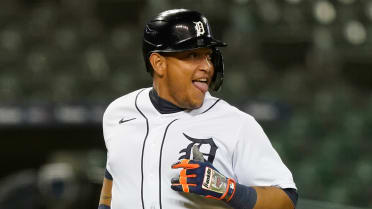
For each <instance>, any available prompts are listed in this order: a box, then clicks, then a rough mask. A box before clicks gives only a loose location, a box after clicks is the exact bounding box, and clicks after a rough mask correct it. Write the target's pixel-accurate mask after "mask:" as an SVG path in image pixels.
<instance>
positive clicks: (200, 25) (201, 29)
mask: <svg viewBox="0 0 372 209" xmlns="http://www.w3.org/2000/svg"><path fill="white" fill-rule="evenodd" d="M194 23H195V30H196V36H197V37H199V36H201V35H203V34H204V33H205V30H204V25H203V23H202V22H201V21H198V22H194Z"/></svg>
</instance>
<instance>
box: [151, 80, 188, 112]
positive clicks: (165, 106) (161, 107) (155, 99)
mask: <svg viewBox="0 0 372 209" xmlns="http://www.w3.org/2000/svg"><path fill="white" fill-rule="evenodd" d="M149 96H150V100H151V103H152V104H153V105H154V107H155V108H156V109H157V110H158V111H159V112H160V113H161V114H170V113H176V112H181V111H184V110H185V109H184V108H180V107H178V106H176V105H175V104H173V103H171V102H169V101H167V100H165V99H163V98H161V97H160V96H159V95H158V93H157V91H156V88H155V86H154V88H153V89H151V91H150V93H149Z"/></svg>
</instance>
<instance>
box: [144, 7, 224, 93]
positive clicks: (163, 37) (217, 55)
mask: <svg viewBox="0 0 372 209" xmlns="http://www.w3.org/2000/svg"><path fill="white" fill-rule="evenodd" d="M223 46H227V44H225V43H223V42H222V41H219V40H217V39H215V38H213V36H212V32H211V28H210V25H209V23H208V20H207V18H206V17H205V16H203V15H202V14H201V13H199V12H197V11H191V10H187V9H172V10H167V11H164V12H162V13H160V14H159V15H157V16H156V17H154V18H153V19H152V20H150V22H148V23H147V24H146V26H145V29H144V36H143V46H142V52H143V57H144V59H145V64H146V69H147V72H150V73H151V75H152V74H153V68H152V66H151V64H150V61H149V57H150V55H151V53H153V52H180V51H186V50H192V49H198V48H211V49H212V51H213V53H212V63H213V66H214V75H213V78H212V82H211V89H213V90H215V91H217V90H219V89H220V87H221V85H222V82H223V77H224V75H223V73H224V64H223V57H222V54H221V52H220V50H219V49H218V48H217V47H223Z"/></svg>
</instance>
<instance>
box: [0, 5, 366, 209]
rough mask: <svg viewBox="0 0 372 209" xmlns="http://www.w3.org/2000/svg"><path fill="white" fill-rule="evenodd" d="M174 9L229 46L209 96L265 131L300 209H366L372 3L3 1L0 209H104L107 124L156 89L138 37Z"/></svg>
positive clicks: (0, 17)
mask: <svg viewBox="0 0 372 209" xmlns="http://www.w3.org/2000/svg"><path fill="white" fill-rule="evenodd" d="M170 8H188V9H196V10H199V11H201V12H202V13H204V14H205V15H206V16H207V17H208V19H209V21H210V23H211V24H212V30H213V32H214V35H215V36H216V37H217V38H218V39H222V40H224V41H225V42H227V43H228V44H229V46H228V47H227V48H225V49H223V50H222V53H223V55H224V59H225V83H224V85H223V89H222V91H220V92H218V93H217V94H215V95H216V96H219V97H221V98H223V99H225V100H227V101H228V102H230V103H232V104H234V105H236V106H238V107H239V108H240V109H241V110H243V111H245V112H247V113H249V114H252V115H253V116H255V117H256V118H257V119H258V121H259V122H260V124H261V125H262V126H263V128H264V129H265V131H266V133H267V135H268V136H269V138H270V139H271V141H272V143H273V145H274V147H275V148H276V149H277V151H278V152H279V154H280V155H281V157H282V159H283V161H284V162H285V163H286V164H287V165H288V167H289V168H290V170H292V172H293V175H294V179H295V181H296V183H297V186H298V188H299V192H300V200H299V205H298V208H299V209H311V208H327V209H330V208H335V209H336V208H337V209H338V208H345V209H346V208H349V209H351V208H372V152H371V149H372V140H371V137H372V128H371V127H372V56H371V55H372V0H177V1H171V0H78V1H77V0H1V6H0V133H1V134H0V139H1V140H0V146H1V147H2V149H1V152H0V157H1V161H0V162H1V172H0V207H1V208H4V209H23V208H27V209H65V208H80V209H88V208H97V203H98V197H99V192H100V188H101V182H102V178H103V172H104V166H105V161H106V155H105V146H104V142H103V137H102V129H101V124H100V123H101V118H102V114H103V111H104V110H105V108H106V106H107V105H108V104H109V103H110V102H111V101H112V100H113V99H115V98H117V97H119V96H121V95H124V94H126V93H128V92H131V91H133V90H135V89H138V88H142V87H148V86H150V85H151V78H150V76H149V75H148V74H147V73H146V72H145V66H144V63H143V60H142V54H141V53H142V52H141V47H142V30H143V27H144V24H145V22H146V21H147V20H149V19H150V18H151V17H152V16H154V15H155V14H157V13H159V12H160V11H162V10H166V9H170Z"/></svg>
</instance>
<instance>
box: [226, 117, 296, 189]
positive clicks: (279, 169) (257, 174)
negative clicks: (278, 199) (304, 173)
mask: <svg viewBox="0 0 372 209" xmlns="http://www.w3.org/2000/svg"><path fill="white" fill-rule="evenodd" d="M243 124H244V125H243V126H242V128H241V129H240V131H239V135H238V137H239V138H238V139H239V141H238V143H237V144H236V146H235V150H234V159H233V161H234V168H233V169H234V172H235V174H236V177H237V181H238V182H239V183H241V184H244V185H248V186H277V187H281V188H296V186H295V183H294V181H293V178H292V173H291V172H290V171H289V169H288V168H287V167H286V166H285V164H284V163H283V162H282V160H281V158H280V156H279V155H278V153H277V152H276V150H275V149H274V148H273V146H272V145H271V142H270V141H269V139H268V137H267V136H266V134H265V132H264V131H263V129H262V128H261V126H260V125H259V124H258V123H257V122H256V121H255V120H254V119H253V118H251V119H250V118H248V119H246V120H244V123H243Z"/></svg>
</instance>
